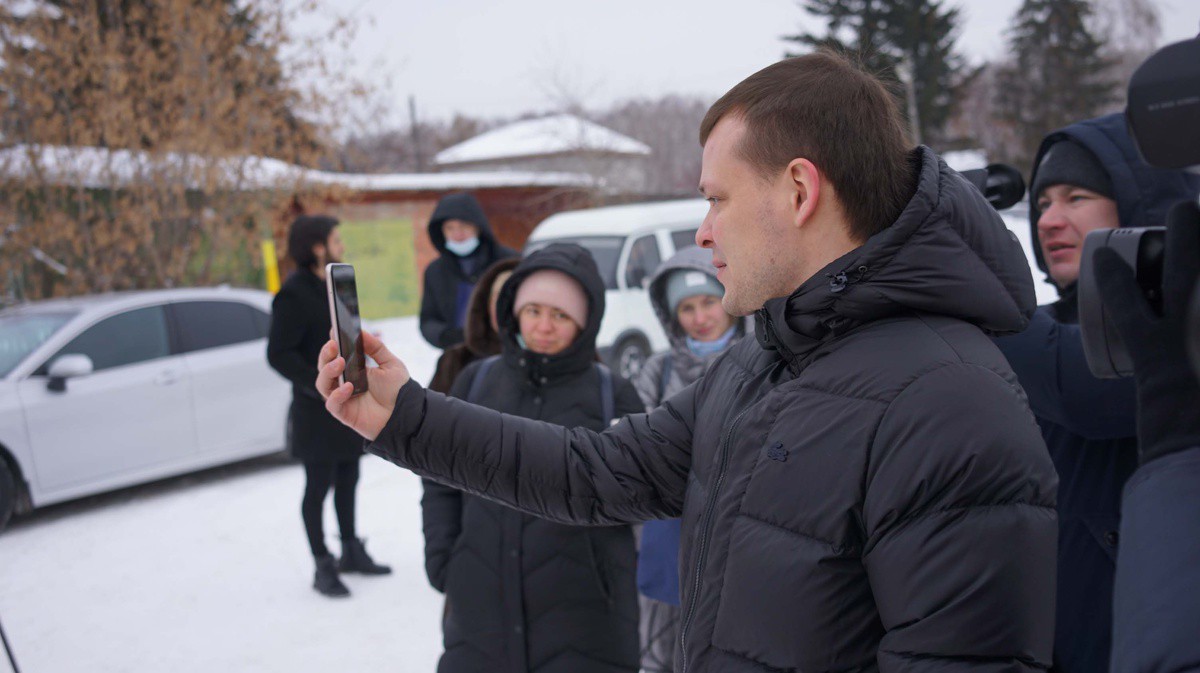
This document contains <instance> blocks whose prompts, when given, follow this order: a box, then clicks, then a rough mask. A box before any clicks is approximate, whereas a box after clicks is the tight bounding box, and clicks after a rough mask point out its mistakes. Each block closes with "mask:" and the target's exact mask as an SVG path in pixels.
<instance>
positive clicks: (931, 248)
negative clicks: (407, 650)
mask: <svg viewBox="0 0 1200 673" xmlns="http://www.w3.org/2000/svg"><path fill="white" fill-rule="evenodd" d="M913 163H914V170H916V171H919V173H918V177H919V180H918V184H917V190H916V193H915V194H914V196H913V198H912V200H911V201H910V202H909V204H908V205H907V207H906V208H905V209H904V211H903V212H902V213H901V214H900V216H899V217H898V219H897V221H896V222H895V223H894V224H893V225H892V226H891V227H889V228H888V229H887V230H885V231H883V232H881V233H879V234H877V235H875V236H873V237H872V238H871V239H870V240H869V241H867V243H866V244H864V245H863V246H862V247H860V248H858V249H855V250H853V251H851V252H849V253H847V254H846V255H844V256H843V257H842V258H840V259H838V260H836V261H834V262H832V263H831V264H829V265H828V266H827V267H826V269H825V270H824V271H823V272H821V273H818V274H816V275H815V276H814V277H813V278H811V279H810V280H809V281H807V282H805V283H804V284H803V285H801V286H800V288H798V289H797V290H796V291H795V292H794V293H792V295H791V296H789V297H784V298H779V299H772V300H770V301H768V302H767V304H766V306H765V307H764V309H763V310H761V311H760V312H759V314H758V316H757V321H756V331H757V333H758V339H757V340H749V339H747V340H743V341H742V342H741V343H739V344H738V345H737V346H735V347H733V348H732V349H731V350H730V351H728V352H727V353H726V354H725V355H723V356H721V358H719V359H718V360H717V361H716V362H714V363H713V365H712V367H711V368H710V369H709V370H708V371H707V373H706V374H705V375H704V376H703V377H702V378H701V379H700V380H699V381H697V382H696V383H695V384H693V385H691V386H689V387H687V388H685V389H684V390H682V391H681V392H679V393H678V394H676V395H675V396H673V397H671V398H670V399H668V400H667V401H666V402H665V403H664V404H663V405H662V406H660V407H659V408H658V409H656V410H654V411H653V412H651V413H650V414H635V415H631V416H628V417H626V418H625V419H624V420H623V421H622V422H621V423H620V424H618V425H617V426H615V427H613V428H611V429H609V430H607V431H606V432H604V433H603V434H596V433H593V432H590V431H587V430H581V429H575V430H566V429H564V428H561V427H557V426H553V425H549V424H545V423H537V422H534V421H529V420H524V419H516V418H513V417H510V416H502V415H500V414H497V413H496V412H494V411H490V410H487V409H482V408H479V407H475V406H471V405H467V404H464V403H462V402H461V401H458V400H452V399H447V398H445V397H443V396H441V395H439V394H437V393H430V392H426V391H425V390H423V389H422V388H421V387H420V385H418V384H417V383H415V382H410V383H408V384H406V385H405V387H404V388H402V389H401V391H400V394H399V396H398V397H397V400H396V410H395V413H394V414H393V416H392V418H391V420H390V421H389V424H388V426H387V427H385V428H384V430H383V431H382V432H381V433H380V435H379V437H378V438H377V439H376V441H375V442H373V443H372V444H371V445H370V446H369V447H368V449H369V450H370V451H372V452H374V453H376V454H378V455H380V456H383V457H385V458H387V459H389V460H391V461H393V462H395V463H398V464H400V465H404V466H406V467H409V468H411V469H413V470H414V471H416V472H418V473H419V474H423V475H435V474H436V475H440V476H441V478H443V479H448V480H450V481H452V482H454V483H456V484H459V485H460V486H462V487H463V488H465V489H468V490H471V491H473V492H477V493H484V494H486V495H487V496H488V497H491V498H495V499H497V500H500V501H503V502H507V503H511V504H512V505H514V506H516V507H520V508H522V509H525V510H526V511H530V512H535V513H539V514H541V515H542V516H546V517H549V518H553V519H557V520H560V521H572V522H579V523H595V524H607V523H617V522H625V521H637V520H641V519H647V518H665V517H671V516H679V515H680V514H682V518H683V527H682V530H683V537H682V541H681V551H680V568H681V573H680V575H681V577H682V578H683V587H682V589H683V591H682V611H683V617H682V624H681V640H682V653H681V655H682V656H681V659H680V664H681V667H682V670H683V671H685V672H687V671H694V672H696V673H699V672H700V671H706V672H707V671H713V672H716V671H720V672H722V673H724V672H729V671H776V670H783V671H805V672H813V671H875V670H882V671H950V670H954V671H967V670H969V671H1031V670H1040V669H1044V668H1046V667H1047V666H1048V665H1049V663H1050V651H1051V643H1052V641H1053V635H1054V634H1053V631H1054V582H1055V559H1054V557H1055V536H1056V532H1057V531H1056V520H1055V514H1054V495H1055V486H1056V479H1055V476H1054V469H1053V466H1052V465H1051V464H1050V460H1049V458H1048V457H1047V455H1046V448H1045V445H1044V444H1043V443H1042V439H1041V436H1040V434H1039V432H1038V428H1037V425H1036V424H1035V422H1034V419H1033V416H1032V414H1031V413H1030V412H1029V408H1028V406H1027V405H1026V403H1025V398H1024V395H1023V393H1022V392H1021V389H1020V387H1019V386H1018V385H1017V382H1016V378H1015V376H1014V375H1013V373H1012V370H1011V369H1009V367H1008V364H1007V363H1006V362H1005V361H1004V358H1003V356H1001V354H1000V353H999V351H997V350H996V347H995V346H994V345H993V344H992V343H991V341H990V340H989V339H988V338H987V335H986V334H985V331H986V332H992V333H1003V332H1013V331H1018V330H1020V329H1021V328H1023V327H1024V326H1025V324H1026V322H1027V320H1028V318H1029V315H1030V314H1031V313H1032V311H1033V308H1034V294H1033V282H1032V278H1031V277H1030V273H1029V267H1028V265H1027V264H1026V263H1025V259H1024V255H1023V254H1022V252H1021V248H1020V246H1019V244H1018V243H1017V241H1016V239H1015V237H1013V236H1012V234H1011V233H1009V232H1008V231H1007V229H1005V227H1004V224H1003V223H1002V222H1001V220H1000V218H999V216H998V215H997V214H996V213H995V212H994V211H993V210H992V209H991V207H990V206H989V205H988V204H987V202H986V201H984V200H983V198H982V197H981V196H980V195H979V194H978V193H977V192H976V191H975V190H974V189H973V188H972V187H971V186H970V185H969V184H967V182H966V181H965V180H963V179H962V177H961V176H959V175H958V174H957V173H955V172H953V171H951V170H950V169H949V168H947V167H946V166H945V164H944V163H941V162H940V161H939V160H938V158H937V156H936V155H935V154H934V153H933V152H932V151H930V150H928V149H926V148H921V149H919V150H916V151H915V152H914V155H913ZM852 197H853V195H849V196H848V198H852Z"/></svg>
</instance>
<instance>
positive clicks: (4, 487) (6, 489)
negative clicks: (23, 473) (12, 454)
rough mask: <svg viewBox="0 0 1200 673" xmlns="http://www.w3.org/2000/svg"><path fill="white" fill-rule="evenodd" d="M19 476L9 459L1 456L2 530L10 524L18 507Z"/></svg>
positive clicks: (0, 510)
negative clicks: (14, 472)
mask: <svg viewBox="0 0 1200 673" xmlns="http://www.w3.org/2000/svg"><path fill="white" fill-rule="evenodd" d="M17 495H18V493H17V477H16V475H14V474H13V471H12V468H11V467H9V464H8V461H6V460H5V459H4V458H3V457H0V530H4V527H5V526H7V525H8V520H9V519H10V518H11V517H12V515H13V511H14V510H16V508H17Z"/></svg>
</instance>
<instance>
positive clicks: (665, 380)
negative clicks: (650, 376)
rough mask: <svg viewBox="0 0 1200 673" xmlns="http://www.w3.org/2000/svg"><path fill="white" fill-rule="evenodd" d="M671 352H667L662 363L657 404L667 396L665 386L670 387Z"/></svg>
mask: <svg viewBox="0 0 1200 673" xmlns="http://www.w3.org/2000/svg"><path fill="white" fill-rule="evenodd" d="M671 365H672V362H671V351H667V355H666V357H664V358H663V361H662V374H661V375H660V376H659V377H658V403H659V404H662V403H663V399H664V398H666V396H667V386H669V385H671Z"/></svg>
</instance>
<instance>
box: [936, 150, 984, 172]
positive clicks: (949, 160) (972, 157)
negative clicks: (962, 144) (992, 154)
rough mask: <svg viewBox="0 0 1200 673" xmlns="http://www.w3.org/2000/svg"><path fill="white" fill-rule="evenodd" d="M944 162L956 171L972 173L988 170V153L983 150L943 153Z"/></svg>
mask: <svg viewBox="0 0 1200 673" xmlns="http://www.w3.org/2000/svg"><path fill="white" fill-rule="evenodd" d="M942 160H943V161H945V162H946V165H947V166H949V167H950V168H953V169H954V170H956V171H959V172H962V171H971V170H975V169H976V168H987V165H988V160H987V153H985V152H984V151H983V150H954V151H951V152H943V153H942Z"/></svg>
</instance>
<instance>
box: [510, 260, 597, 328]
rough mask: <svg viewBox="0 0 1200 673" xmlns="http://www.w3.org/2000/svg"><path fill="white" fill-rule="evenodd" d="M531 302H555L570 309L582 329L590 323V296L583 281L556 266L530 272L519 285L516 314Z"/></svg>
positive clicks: (566, 310) (567, 311) (514, 313)
mask: <svg viewBox="0 0 1200 673" xmlns="http://www.w3.org/2000/svg"><path fill="white" fill-rule="evenodd" d="M527 304H542V305H544V306H553V307H554V308H556V309H558V310H560V311H562V312H563V313H566V314H567V316H568V317H570V318H571V320H574V321H575V324H576V325H579V328H580V329H583V328H584V327H586V326H587V316H588V297H587V293H585V292H584V291H583V286H582V285H580V284H579V281H577V280H575V279H574V278H572V277H571V276H569V275H567V274H565V273H563V272H562V271H557V270H555V269H542V270H540V271H534V272H533V273H531V274H529V275H528V276H527V277H526V278H525V280H523V281H521V285H520V286H519V287H518V288H517V298H516V301H514V302H513V315H518V314H520V313H521V309H523V308H525V306H526V305H527Z"/></svg>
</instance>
